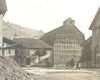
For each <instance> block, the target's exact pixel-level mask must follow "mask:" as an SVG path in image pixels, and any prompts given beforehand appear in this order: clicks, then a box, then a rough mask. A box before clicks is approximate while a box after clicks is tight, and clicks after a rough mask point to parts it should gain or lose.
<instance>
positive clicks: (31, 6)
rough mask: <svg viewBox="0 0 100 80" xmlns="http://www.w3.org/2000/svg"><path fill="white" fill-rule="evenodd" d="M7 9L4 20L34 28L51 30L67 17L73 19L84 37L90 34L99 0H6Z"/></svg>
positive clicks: (45, 30) (61, 23) (99, 4)
mask: <svg viewBox="0 0 100 80" xmlns="http://www.w3.org/2000/svg"><path fill="white" fill-rule="evenodd" d="M6 2H7V8H8V11H7V13H6V14H5V16H4V20H5V21H9V22H10V23H14V24H19V25H21V26H24V27H28V28H32V29H35V30H43V31H44V32H48V31H51V30H53V29H55V28H57V27H59V26H61V25H63V21H65V20H66V19H67V18H68V17H71V18H72V19H74V20H75V25H76V26H77V28H78V29H79V30H80V31H82V33H84V35H85V37H86V38H88V37H89V36H91V31H90V30H89V29H88V28H89V26H90V24H91V22H92V20H93V18H94V16H95V14H96V12H97V10H98V8H99V6H100V0H6Z"/></svg>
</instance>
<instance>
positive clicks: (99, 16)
mask: <svg viewBox="0 0 100 80" xmlns="http://www.w3.org/2000/svg"><path fill="white" fill-rule="evenodd" d="M98 18H99V19H100V7H99V9H98V11H97V13H96V15H95V17H94V19H93V21H92V23H91V25H90V27H89V29H91V30H92V29H94V28H97V27H100V25H99V26H94V25H95V24H96V22H97V19H98ZM99 24H100V21H99Z"/></svg>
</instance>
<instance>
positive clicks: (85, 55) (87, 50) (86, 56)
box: [80, 43, 92, 66]
mask: <svg viewBox="0 0 100 80" xmlns="http://www.w3.org/2000/svg"><path fill="white" fill-rule="evenodd" d="M83 47H84V49H83V50H82V54H81V58H80V62H81V63H83V62H85V63H87V66H88V65H89V64H88V63H89V62H90V61H91V59H92V50H91V46H90V43H87V44H85V45H84V46H83Z"/></svg>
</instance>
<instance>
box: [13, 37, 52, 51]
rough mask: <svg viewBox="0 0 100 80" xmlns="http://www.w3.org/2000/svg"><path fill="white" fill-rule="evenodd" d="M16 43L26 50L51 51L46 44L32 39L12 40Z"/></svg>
mask: <svg viewBox="0 0 100 80" xmlns="http://www.w3.org/2000/svg"><path fill="white" fill-rule="evenodd" d="M13 41H15V42H16V43H18V44H20V45H22V46H24V47H26V48H27V49H52V47H51V46H49V45H48V44H46V43H45V42H43V41H42V40H40V39H34V38H16V39H13Z"/></svg>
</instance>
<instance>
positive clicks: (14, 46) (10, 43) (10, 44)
mask: <svg viewBox="0 0 100 80" xmlns="http://www.w3.org/2000/svg"><path fill="white" fill-rule="evenodd" d="M3 43H6V44H8V45H7V46H2V47H0V49H17V48H20V49H21V48H25V47H24V46H22V45H20V44H18V43H16V42H14V41H13V40H11V39H8V38H5V37H3Z"/></svg>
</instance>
